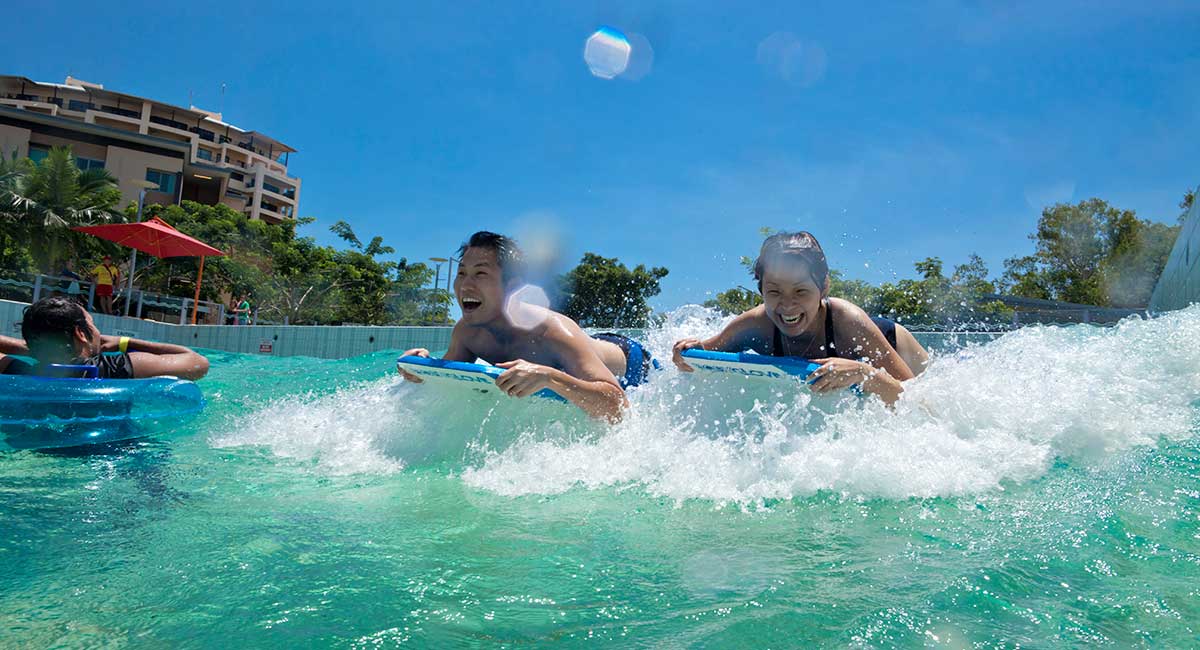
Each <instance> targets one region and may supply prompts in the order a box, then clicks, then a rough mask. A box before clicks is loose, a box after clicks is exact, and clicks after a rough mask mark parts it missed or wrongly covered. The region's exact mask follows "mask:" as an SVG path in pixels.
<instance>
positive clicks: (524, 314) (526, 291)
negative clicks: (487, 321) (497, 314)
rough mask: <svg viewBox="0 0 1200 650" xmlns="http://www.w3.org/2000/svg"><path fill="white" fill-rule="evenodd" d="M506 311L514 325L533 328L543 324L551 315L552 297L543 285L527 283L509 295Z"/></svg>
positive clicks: (521, 327) (527, 328)
mask: <svg viewBox="0 0 1200 650" xmlns="http://www.w3.org/2000/svg"><path fill="white" fill-rule="evenodd" d="M504 313H505V314H507V315H508V320H509V321H511V322H512V324H513V325H515V326H517V327H519V328H520V329H524V330H531V329H533V328H535V327H537V326H538V325H541V324H542V323H544V322H545V321H546V319H547V318H549V316H550V299H549V298H548V297H546V292H545V291H543V290H542V288H541V287H539V286H536V285H532V284H527V285H525V286H523V287H521V288H519V289H517V290H516V291H514V292H512V293H511V294H509V296H508V300H507V301H506V302H505V303H504Z"/></svg>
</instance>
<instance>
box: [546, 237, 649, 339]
mask: <svg viewBox="0 0 1200 650" xmlns="http://www.w3.org/2000/svg"><path fill="white" fill-rule="evenodd" d="M667 273H669V271H668V270H667V269H665V268H663V267H654V268H646V266H645V265H642V264H639V265H637V266H636V267H635V268H633V269H630V268H628V267H626V266H625V265H624V264H622V263H621V262H620V260H618V259H617V258H615V257H601V256H599V255H597V254H595V253H584V254H583V259H581V260H580V262H579V265H578V266H576V267H575V268H574V269H571V270H570V271H569V272H568V273H567V274H566V275H563V276H562V277H560V278H559V284H560V287H561V291H562V294H563V301H562V302H563V304H562V312H563V313H564V314H566V315H567V316H569V317H571V318H573V319H575V321H576V322H578V323H579V324H580V325H583V326H584V327H645V326H646V324H647V323H648V322H649V318H650V313H651V310H650V306H649V304H648V303H647V300H648V299H649V298H651V297H653V296H657V295H658V294H659V291H661V289H660V287H659V281H660V280H662V279H663V278H665V277H666V276H667Z"/></svg>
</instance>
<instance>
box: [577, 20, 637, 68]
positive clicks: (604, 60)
mask: <svg viewBox="0 0 1200 650" xmlns="http://www.w3.org/2000/svg"><path fill="white" fill-rule="evenodd" d="M632 51H633V47H632V46H630V44H629V39H627V38H625V34H622V33H621V32H620V31H619V30H617V29H614V28H612V27H601V28H600V29H598V30H596V33H594V34H592V35H591V36H590V37H588V39H587V43H586V44H585V45H584V46H583V60H584V61H585V62H586V63H587V65H588V69H589V70H591V71H592V74H593V75H595V76H597V77H600V78H601V79H614V78H616V77H617V75H619V74H621V73H622V72H625V69H626V68H627V67H629V55H630V53H631V52H632Z"/></svg>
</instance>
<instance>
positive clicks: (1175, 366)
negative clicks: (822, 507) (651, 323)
mask: <svg viewBox="0 0 1200 650" xmlns="http://www.w3.org/2000/svg"><path fill="white" fill-rule="evenodd" d="M701 324H703V325H704V326H699V327H698V325H701ZM716 325H717V323H715V322H711V318H710V321H709V322H708V323H705V322H704V317H703V313H702V312H699V311H697V310H695V309H685V310H681V311H680V312H677V313H676V314H674V315H673V316H672V318H671V319H669V321H668V323H667V325H666V327H664V328H663V329H662V330H660V331H657V332H653V333H651V334H650V336H649V339H650V342H651V347H652V348H653V349H654V350H655V352H656V353H658V354H659V355H660V356H662V355H663V354H664V353H665V352H666V350H667V349H668V348H667V342H668V340H674V339H675V338H677V337H682V336H684V335H698V334H704V333H707V332H711V331H714V330H715V328H716ZM1197 336H1200V308H1193V309H1191V310H1187V311H1185V312H1177V313H1173V314H1169V315H1167V316H1164V317H1161V318H1158V319H1155V320H1136V319H1133V320H1128V321H1126V322H1124V323H1122V324H1121V325H1119V326H1118V327H1115V328H1108V329H1101V328H1093V327H1089V326H1076V327H1070V328H1056V327H1033V328H1027V329H1024V330H1021V331H1018V332H1014V333H1012V334H1008V335H1006V336H1004V337H1001V338H1000V339H999V340H997V341H995V342H993V343H990V344H988V345H984V346H979V347H975V348H971V349H968V350H966V351H963V352H960V353H957V354H953V355H944V356H942V357H940V358H938V359H936V360H935V361H934V363H933V365H932V366H931V367H930V368H929V369H928V370H927V371H926V373H925V374H923V375H922V376H921V377H919V378H918V379H916V380H914V381H913V382H912V383H911V384H910V385H909V387H908V391H907V394H906V395H905V398H904V399H903V400H902V401H901V402H900V404H899V405H898V407H897V408H896V410H895V411H894V412H889V411H888V410H887V409H886V408H885V407H884V406H882V404H880V403H879V402H878V401H875V400H866V401H862V402H857V401H856V400H853V399H842V400H840V401H835V403H834V404H832V405H831V404H822V403H820V400H816V399H813V398H812V397H811V396H809V395H808V394H806V393H803V392H801V393H797V394H794V395H790V396H780V395H762V394H757V395H755V394H752V391H750V390H746V391H745V392H734V390H726V391H725V392H724V393H715V394H714V393H713V392H711V391H710V390H709V388H711V387H704V386H698V382H697V381H696V380H695V379H694V378H691V377H682V376H679V375H678V374H677V373H675V372H674V371H673V370H670V371H668V372H667V373H666V374H665V375H664V376H662V377H660V378H658V379H657V380H656V381H655V383H652V384H650V385H649V386H647V387H646V389H644V390H637V391H633V392H632V393H631V395H630V400H631V402H632V403H633V407H634V408H633V410H632V414H631V416H630V417H629V418H627V419H626V421H625V422H623V423H622V424H620V425H619V426H617V427H614V428H613V429H611V430H609V431H607V432H605V433H604V434H602V435H600V436H597V437H595V438H593V439H586V440H578V441H560V440H541V441H537V442H520V443H518V444H517V445H514V446H513V447H511V448H508V449H505V450H502V451H497V452H492V453H490V454H489V455H488V456H487V457H486V458H485V459H484V462H483V463H482V464H481V465H479V466H476V467H469V468H467V469H466V470H465V471H464V474H463V477H464V480H466V481H467V482H468V483H469V484H471V485H473V486H476V487H479V488H483V489H487V490H491V491H494V492H497V493H500V494H505V495H513V496H516V495H524V494H547V493H558V492H563V491H566V490H569V489H572V488H577V487H582V488H585V489H610V488H615V489H628V488H630V487H636V488H639V489H642V490H644V491H646V492H648V493H650V494H653V495H657V496H663V497H669V498H672V499H676V500H684V499H692V498H700V499H711V500H715V501H719V502H739V503H747V502H758V501H762V500H765V499H787V498H792V497H797V496H805V495H811V494H813V493H816V492H818V491H823V490H824V491H833V492H837V493H841V494H845V495H848V496H861V497H884V498H893V499H900V498H907V497H921V496H951V495H963V494H977V493H981V492H987V491H994V490H1002V489H1004V487H1005V486H1006V485H1008V484H1012V483H1020V482H1025V481H1030V480H1033V479H1036V478H1038V477H1040V476H1042V475H1044V474H1045V473H1046V472H1047V471H1048V469H1049V468H1050V467H1051V465H1052V464H1053V463H1054V462H1055V461H1056V460H1062V461H1065V462H1071V463H1085V464H1101V463H1104V462H1107V461H1108V460H1110V459H1111V458H1112V457H1114V456H1115V455H1118V454H1120V453H1121V452H1123V451H1125V450H1128V449H1131V448H1133V447H1139V446H1146V445H1153V444H1155V443H1156V442H1157V441H1159V440H1161V439H1183V438H1186V437H1189V436H1191V435H1193V433H1194V430H1195V423H1196V410H1195V407H1194V406H1193V402H1194V400H1196V399H1197V396H1200V373H1197V372H1196V371H1195V369H1196V368H1197V367H1200V346H1196V345H1194V341H1195V340H1196V337H1197ZM727 388H728V387H727ZM735 390H736V389H735ZM714 413H723V414H725V415H724V417H721V416H717V417H715V418H714V417H713V415H714Z"/></svg>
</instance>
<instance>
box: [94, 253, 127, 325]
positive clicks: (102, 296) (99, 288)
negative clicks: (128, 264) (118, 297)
mask: <svg viewBox="0 0 1200 650" xmlns="http://www.w3.org/2000/svg"><path fill="white" fill-rule="evenodd" d="M90 275H91V276H92V277H93V278H95V279H96V299H97V302H98V303H100V304H99V308H100V311H102V312H104V313H105V314H112V313H113V287H115V286H117V285H118V284H120V283H121V269H119V268H117V267H116V265H115V264H113V263H112V257H110V256H108V255H105V256H104V259H103V260H102V261H101V262H100V264H98V265H96V268H94V269H92V272H91V274H90Z"/></svg>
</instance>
